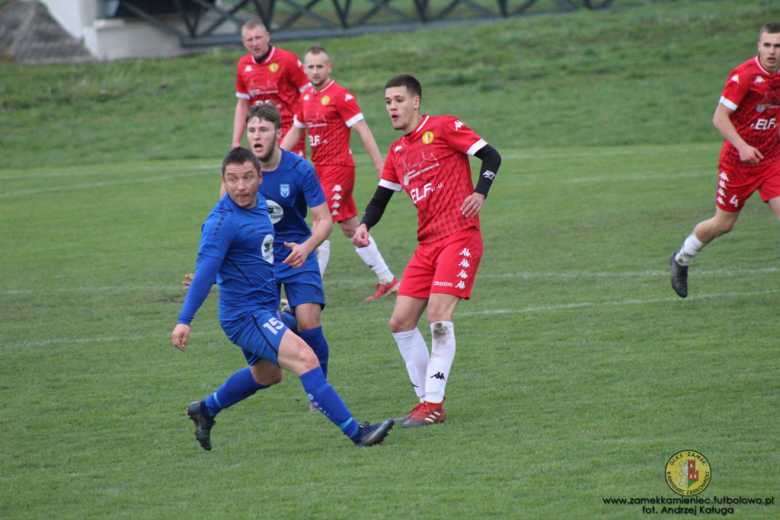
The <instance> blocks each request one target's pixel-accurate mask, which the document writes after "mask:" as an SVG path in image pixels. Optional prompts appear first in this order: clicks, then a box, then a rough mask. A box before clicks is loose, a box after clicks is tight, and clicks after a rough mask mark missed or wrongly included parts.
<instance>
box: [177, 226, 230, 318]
mask: <svg viewBox="0 0 780 520" xmlns="http://www.w3.org/2000/svg"><path fill="white" fill-rule="evenodd" d="M217 216H219V214H216V215H215V216H213V217H210V218H209V219H208V220H207V221H206V223H205V224H203V230H202V232H201V237H200V246H199V247H198V262H197V264H196V267H195V278H193V280H192V285H190V289H189V291H187V296H186V298H185V299H184V305H182V308H181V312H180V313H179V320H178V323H184V324H186V325H189V324H190V323H191V322H192V320H193V319H194V318H195V313H196V312H198V309H200V306H201V305H203V302H204V301H205V300H206V297H207V296H208V295H209V291H211V286H212V285H214V283H215V282H216V281H217V273H218V272H219V269H220V267H222V261H223V260H224V259H225V256H226V255H227V250H228V247H230V244H231V243H232V241H233V230H232V225H231V222H232V221H231V220H230V219H229V218H226V217H224V216H220V217H219V218H217ZM225 222H227V224H225V225H223V224H224V223H225Z"/></svg>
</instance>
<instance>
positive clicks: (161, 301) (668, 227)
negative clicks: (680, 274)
mask: <svg viewBox="0 0 780 520" xmlns="http://www.w3.org/2000/svg"><path fill="white" fill-rule="evenodd" d="M776 14H777V12H776V8H775V7H774V6H773V5H770V3H769V2H765V1H761V0H756V1H745V2H738V3H734V2H717V1H712V2H692V1H679V2H670V3H667V4H661V5H653V6H650V7H643V8H638V9H633V10H628V9H626V10H615V11H611V12H608V13H587V12H581V13H577V14H574V15H571V16H565V17H564V16H560V17H539V18H534V19H530V20H508V21H505V22H500V23H497V24H487V25H484V26H482V25H480V26H473V27H468V28H463V27H460V28H454V29H448V30H443V31H425V32H419V33H413V35H379V36H377V37H375V38H374V39H371V38H370V37H361V38H354V39H348V40H338V41H333V42H328V43H327V45H328V46H329V48H331V49H333V52H334V53H336V55H337V57H338V58H339V60H340V61H337V73H335V74H334V75H335V77H336V78H337V79H338V80H339V81H341V82H342V83H343V84H344V85H345V86H348V87H350V88H352V89H353V90H354V91H355V92H356V94H357V95H358V97H359V99H360V100H361V106H362V107H363V110H364V112H365V113H366V117H367V119H368V121H369V124H370V125H371V128H372V130H373V132H374V134H375V135H376V136H377V140H378V141H379V145H380V149H382V150H383V151H384V150H387V148H388V147H389V145H390V142H391V141H392V140H393V139H395V138H396V137H397V136H396V135H394V134H393V133H392V131H391V130H390V129H389V126H390V125H388V124H387V121H386V116H385V115H384V113H383V112H382V111H383V107H382V104H381V85H383V84H384V81H385V80H386V79H387V77H388V76H389V75H390V74H391V73H395V72H397V71H399V70H398V69H399V68H400V67H402V66H403V67H406V66H410V68H404V70H406V71H408V72H412V73H419V74H420V77H421V79H422V80H423V84H424V86H425V88H426V89H427V90H426V98H425V101H424V103H426V105H425V107H426V110H427V111H428V112H430V113H432V114H438V113H452V114H455V115H457V116H459V117H461V118H462V119H463V120H464V121H466V122H467V123H468V124H469V125H470V126H472V127H473V128H475V129H476V130H477V131H478V132H479V133H480V134H481V135H483V136H484V137H485V138H486V139H487V140H488V141H489V142H490V143H491V144H493V145H494V146H496V148H497V149H499V151H500V152H501V153H502V156H503V158H504V163H503V165H502V168H501V170H500V172H499V176H498V178H497V180H496V183H495V186H494V188H493V190H492V192H491V194H490V197H489V199H488V201H487V203H486V206H485V208H484V211H483V215H482V228H483V236H484V240H485V258H484V259H483V262H482V264H481V266H480V272H479V275H478V278H477V282H476V286H475V289H474V294H473V298H472V300H471V301H469V302H463V303H462V304H461V305H460V306H459V308H458V311H457V314H456V317H455V327H456V335H457V341H458V354H457V356H456V360H455V364H454V367H453V371H452V377H451V380H450V382H449V384H448V387H447V394H448V400H447V405H446V406H447V414H448V419H447V422H446V423H444V424H442V425H440V426H435V427H432V428H423V429H417V430H397V431H393V433H392V434H391V435H390V437H389V438H388V440H387V441H386V443H385V444H383V445H382V446H379V447H376V448H371V449H362V450H361V449H356V448H354V447H352V446H351V443H350V442H349V441H348V440H346V439H345V438H344V437H343V436H342V435H340V433H339V432H338V430H337V429H336V428H335V427H334V426H333V425H332V424H330V423H329V422H328V421H327V420H326V419H324V418H323V417H322V416H320V415H319V414H312V413H309V412H308V411H307V403H306V402H305V399H304V396H303V392H302V391H301V387H300V383H299V382H298V381H297V380H296V378H295V377H294V376H291V375H289V374H288V375H287V377H286V379H285V381H284V382H283V383H281V384H280V385H278V386H277V387H274V388H272V389H269V390H265V391H262V392H260V393H259V394H257V395H255V396H253V397H252V398H250V399H249V400H247V401H245V402H243V403H240V404H238V405H236V406H235V407H234V408H232V409H229V410H227V411H225V412H223V413H222V414H220V416H219V417H218V423H217V425H216V426H215V429H214V435H213V443H214V450H213V451H212V452H208V453H206V452H204V451H203V450H201V449H200V447H199V446H198V444H197V442H196V441H195V440H194V438H193V435H192V430H193V427H192V425H191V422H190V421H189V420H188V419H187V418H186V417H185V415H184V409H185V407H186V405H187V404H188V403H189V402H190V401H193V400H196V399H202V398H203V397H205V396H206V395H207V394H208V393H210V392H211V391H213V390H214V389H215V388H216V387H217V386H218V385H219V384H221V383H222V382H223V381H224V380H225V379H226V378H227V377H228V376H229V375H230V374H231V373H232V372H233V371H235V370H236V369H238V368H241V367H242V366H244V361H243V357H242V356H241V354H240V352H239V350H238V349H237V348H236V347H234V346H232V345H230V344H229V342H228V341H227V340H226V338H225V337H224V335H223V333H222V332H221V331H220V329H219V324H218V322H217V315H216V303H217V302H216V294H214V295H212V296H211V297H210V298H209V299H208V300H207V302H206V304H205V305H204V307H203V308H202V309H201V311H200V312H199V314H198V316H197V317H196V320H195V321H194V322H193V335H192V337H191V340H190V346H189V347H188V350H187V352H186V353H181V352H179V351H178V350H176V349H175V348H174V347H173V346H172V345H171V343H170V333H171V331H172V329H173V326H174V324H175V320H176V317H177V315H178V312H179V309H180V307H181V303H182V301H183V292H182V289H181V286H180V285H179V282H180V280H181V276H182V275H183V274H184V273H186V272H190V271H191V270H192V267H193V266H194V261H195V254H196V250H197V243H198V238H199V230H200V225H201V223H202V222H203V220H204V219H205V217H206V215H207V214H208V211H209V210H210V208H211V207H212V206H213V204H214V203H215V200H216V197H217V192H218V180H217V171H218V166H219V164H220V160H221V158H222V157H223V155H224V153H225V151H226V150H225V147H226V146H227V145H228V140H229V138H230V122H231V121H232V107H233V106H234V103H235V101H234V100H233V97H232V88H233V85H232V84H231V81H232V80H231V74H232V70H233V67H234V66H235V60H236V59H237V56H238V55H239V53H238V52H232V51H231V52H224V51H217V52H214V53H209V54H206V55H204V56H199V57H190V58H186V59H182V60H149V61H126V62H120V63H114V64H93V65H89V66H83V67H65V66H46V67H33V68H23V67H17V66H14V65H6V64H4V65H3V67H2V68H0V94H2V97H0V155H2V164H0V396H1V397H2V399H0V439H1V441H0V517H1V518H3V519H6V518H8V519H35V518H41V519H51V518H58V519H84V518H101V519H102V518H128V519H130V518H132V519H133V520H136V519H139V518H165V519H176V518H188V519H191V518H226V519H227V518H230V519H232V518H247V517H268V518H316V519H323V518H328V519H330V518H333V519H341V518H352V517H371V518H377V519H382V518H388V519H389V518H398V517H408V518H421V519H439V518H441V519H447V520H450V519H460V518H501V519H504V518H636V517H639V516H642V515H643V512H642V506H641V505H630V504H625V505H615V504H606V503H605V501H604V499H606V498H626V499H630V498H644V499H649V498H655V497H660V498H667V499H668V498H672V497H673V496H674V495H673V494H672V492H671V490H670V489H669V488H668V487H667V485H666V483H665V481H664V468H665V465H666V462H667V460H668V459H669V457H670V456H671V455H672V454H674V453H676V452H678V451H680V450H684V449H693V450H696V451H699V452H701V453H703V454H704V455H705V456H706V457H707V458H708V459H709V462H710V464H711V466H712V469H713V474H712V483H711V484H710V486H709V487H708V488H707V490H706V491H705V492H704V493H703V494H702V495H701V496H702V497H704V498H710V499H712V498H714V497H723V496H729V497H744V498H761V499H763V498H765V497H772V496H775V495H780V492H779V490H778V486H777V482H778V481H780V470H778V468H780V461H779V460H778V453H780V451H779V450H778V447H779V446H778V440H777V424H778V412H777V410H778V404H780V403H778V390H780V384H779V383H778V375H780V367H779V366H778V363H779V362H778V356H777V339H776V338H777V326H776V320H777V308H778V304H779V303H780V290H778V288H777V281H778V272H779V271H780V268H778V263H777V260H778V241H777V231H778V230H777V222H776V219H775V218H774V217H773V216H772V215H771V214H770V212H769V210H768V209H767V208H766V207H765V206H764V205H763V204H761V202H760V201H759V200H758V199H757V197H754V198H753V199H752V200H750V201H749V202H748V204H747V206H746V208H745V210H744V211H743V214H742V216H741V217H740V220H739V222H738V224H737V227H736V229H735V230H734V232H733V233H731V234H730V235H728V236H726V237H723V238H721V239H718V240H717V241H715V242H714V243H712V244H711V245H710V246H708V247H707V248H706V249H705V251H704V252H703V253H702V254H701V255H700V256H699V257H697V259H696V260H695V263H694V264H693V266H692V267H691V276H690V296H689V297H688V298H687V299H686V300H681V299H679V298H678V297H677V296H676V295H675V294H674V293H673V291H672V289H671V287H670V284H669V273H668V264H667V262H668V257H669V254H670V253H671V252H672V251H673V250H675V249H677V248H679V246H680V244H681V242H682V240H683V239H684V238H685V236H686V235H687V234H688V233H690V231H691V230H692V229H693V226H694V225H695V224H696V223H697V222H698V221H700V220H702V219H704V218H707V217H709V216H710V215H711V214H712V213H713V211H714V202H713V199H714V195H715V187H716V184H715V183H716V174H717V172H716V169H715V167H716V162H717V154H718V149H719V139H718V138H717V134H716V132H715V131H714V130H713V129H712V128H711V125H710V118H711V115H712V111H713V110H714V108H715V103H716V102H717V99H718V96H719V95H720V91H721V88H722V85H723V83H724V82H725V80H726V76H727V74H728V71H729V70H731V68H732V67H734V66H735V65H737V64H739V63H740V62H741V61H743V60H744V59H747V58H748V57H750V56H751V55H752V52H753V47H752V45H753V41H754V39H755V34H754V33H755V32H756V30H757V28H758V26H759V25H760V24H761V23H764V21H765V20H766V19H767V18H774V17H775V16H776ZM310 43H311V42H291V43H290V44H289V45H284V47H286V48H291V49H293V50H295V51H296V52H301V51H303V50H305V48H306V47H308V45H309V44H310ZM513 50H514V51H516V52H514V54H513V53H512V51H513ZM513 56H514V58H516V59H513V58H512V57H513ZM435 58H438V59H435ZM393 60H395V61H393ZM339 67H340V68H339ZM390 70H392V72H388V71H390ZM31 85H32V86H33V87H35V86H38V85H46V88H33V87H31ZM162 85H166V87H165V88H162ZM377 85H379V86H377ZM429 87H430V88H429ZM474 100H478V101H474ZM355 144H356V146H353V150H354V151H355V153H356V160H357V162H358V175H359V179H358V187H357V192H356V199H357V202H358V205H359V207H361V208H362V207H364V206H365V204H366V203H367V201H368V200H369V198H370V196H371V194H372V192H373V190H374V185H375V180H374V177H373V173H371V165H370V162H369V161H368V159H367V157H366V156H365V154H364V153H363V150H362V147H361V146H360V145H359V143H355ZM415 231H416V218H415V215H414V211H413V207H412V205H411V203H410V201H409V200H408V198H407V197H406V196H405V195H402V194H399V195H397V196H396V197H394V199H393V201H392V202H391V204H390V206H389V208H388V211H387V213H386V215H385V217H384V218H383V220H382V222H381V223H380V224H379V226H378V227H377V228H375V230H374V231H373V234H374V236H375V237H376V239H377V241H378V243H379V246H380V249H381V251H382V252H383V254H384V256H385V258H386V260H387V261H388V263H389V264H390V266H391V268H392V269H393V270H394V271H395V272H396V273H400V272H401V271H402V269H403V267H404V265H405V264H406V262H407V261H408V259H409V257H410V256H411V254H412V250H413V247H414V239H415ZM374 283H375V281H374V276H373V274H372V273H371V272H370V271H369V270H368V269H367V268H366V267H364V266H363V264H362V262H361V261H360V260H359V258H358V257H357V255H356V254H355V253H354V252H353V249H352V248H351V246H350V245H349V244H348V243H347V241H346V239H344V238H342V237H341V236H340V235H339V232H338V231H336V232H335V233H334V235H333V236H332V253H331V263H330V266H329V270H328V272H327V273H326V277H325V285H326V292H327V297H328V307H327V309H326V310H325V312H324V314H323V324H324V327H325V333H326V336H327V337H328V339H329V341H330V344H331V350H332V361H331V377H330V378H331V382H332V383H333V385H334V386H335V387H336V389H337V390H338V391H339V392H340V394H341V395H342V396H343V397H344V399H345V401H346V402H347V404H348V405H349V406H350V408H351V409H352V411H353V413H354V414H355V416H356V417H357V418H358V419H359V420H377V419H382V418H385V417H394V416H398V415H401V414H402V413H405V412H406V411H408V409H410V408H411V406H412V405H413V404H414V394H413V392H412V390H411V388H410V385H409V383H408V379H407V376H406V375H405V370H404V367H403V364H402V361H401V358H400V355H399V354H398V353H397V348H396V346H395V344H394V341H393V340H392V337H391V336H390V334H389V331H388V326H387V320H388V319H389V316H390V314H391V312H392V306H393V301H392V298H389V299H387V300H381V301H378V302H364V301H363V298H364V297H365V296H366V295H368V294H370V293H371V292H372V291H373V284H374ZM421 330H422V332H423V334H424V336H426V337H429V336H430V334H429V332H428V329H427V327H426V325H425V323H424V320H423V322H422V323H421ZM656 507H657V509H658V512H659V513H660V511H661V507H662V506H660V505H659V506H656ZM716 507H719V508H723V507H726V506H722V505H719V506H716ZM733 507H734V509H735V512H734V513H733V515H730V516H731V517H733V518H749V519H754V518H766V519H770V518H777V516H778V510H777V506H774V505H769V506H757V505H736V506H733ZM675 516H676V515H675Z"/></svg>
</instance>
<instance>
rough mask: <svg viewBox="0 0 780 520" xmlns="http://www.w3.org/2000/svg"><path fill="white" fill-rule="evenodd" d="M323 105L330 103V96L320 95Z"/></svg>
mask: <svg viewBox="0 0 780 520" xmlns="http://www.w3.org/2000/svg"><path fill="white" fill-rule="evenodd" d="M320 103H322V104H323V105H327V104H328V103H330V96H322V100H321V101H320Z"/></svg>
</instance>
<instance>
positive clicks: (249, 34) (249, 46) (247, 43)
mask: <svg viewBox="0 0 780 520" xmlns="http://www.w3.org/2000/svg"><path fill="white" fill-rule="evenodd" d="M270 40H271V35H270V34H269V33H268V31H266V30H265V29H263V28H262V27H255V28H254V29H250V30H248V31H244V32H242V33H241V42H242V43H243V44H244V47H245V48H246V50H248V51H249V54H251V55H252V56H254V57H255V58H262V57H263V56H264V55H265V53H266V52H268V42H269V41H270Z"/></svg>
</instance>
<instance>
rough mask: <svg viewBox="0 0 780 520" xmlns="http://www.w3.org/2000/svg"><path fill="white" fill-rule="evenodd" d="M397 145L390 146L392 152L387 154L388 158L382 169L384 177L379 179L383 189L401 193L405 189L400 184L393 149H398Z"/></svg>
mask: <svg viewBox="0 0 780 520" xmlns="http://www.w3.org/2000/svg"><path fill="white" fill-rule="evenodd" d="M396 146H397V145H396V143H393V144H392V145H391V146H390V150H389V151H388V152H387V158H386V159H385V166H384V168H382V175H381V176H380V177H379V185H380V186H382V187H383V188H387V189H388V190H393V191H401V190H402V189H404V187H403V186H402V185H401V183H400V182H399V181H400V179H398V173H397V172H396V167H395V158H396V156H395V152H394V151H393V149H394V148H395V147H396Z"/></svg>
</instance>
